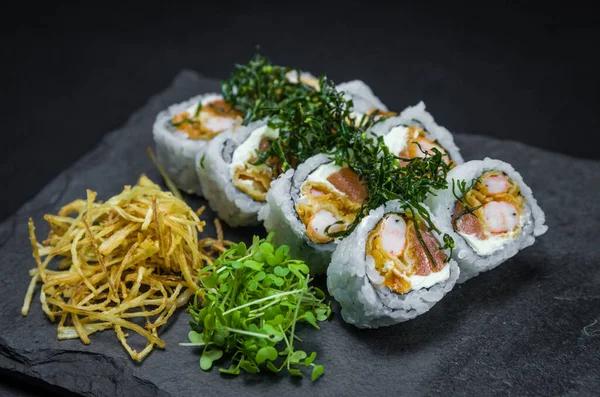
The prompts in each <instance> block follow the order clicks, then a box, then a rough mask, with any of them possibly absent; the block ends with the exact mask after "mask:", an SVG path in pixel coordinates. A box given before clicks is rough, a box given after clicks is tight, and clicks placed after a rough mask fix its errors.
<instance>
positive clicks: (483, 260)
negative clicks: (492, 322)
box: [426, 158, 548, 282]
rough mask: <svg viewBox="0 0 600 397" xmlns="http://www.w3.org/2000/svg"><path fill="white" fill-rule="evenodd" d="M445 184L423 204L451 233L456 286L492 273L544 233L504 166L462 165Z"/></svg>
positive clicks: (527, 196)
mask: <svg viewBox="0 0 600 397" xmlns="http://www.w3.org/2000/svg"><path fill="white" fill-rule="evenodd" d="M447 181H448V186H449V187H448V189H445V190H441V191H436V192H434V194H432V195H431V196H430V197H429V198H428V199H427V200H426V202H427V203H428V205H429V206H430V208H431V210H432V211H433V213H434V214H435V216H436V217H437V218H438V219H439V221H440V222H441V224H442V225H443V226H444V227H446V228H448V229H450V230H451V235H452V237H453V239H454V244H455V249H454V254H453V255H454V258H455V259H456V261H457V262H458V264H459V266H460V268H461V278H460V280H459V282H464V281H466V280H468V279H470V278H472V277H474V276H476V275H477V274H479V273H481V272H484V271H487V270H491V269H493V268H495V267H496V266H498V265H500V264H501V263H502V262H504V261H506V260H507V259H509V258H511V257H513V256H514V255H516V254H517V252H519V251H520V250H522V249H524V248H526V247H528V246H530V245H532V244H533V243H534V242H535V238H536V237H538V236H541V235H542V234H544V233H545V232H546V230H547V229H548V227H547V226H546V225H545V215H544V212H543V211H542V209H541V208H540V207H539V205H538V204H537V201H536V199H535V198H534V197H533V193H532V191H531V189H530V188H529V186H527V185H526V184H525V182H524V181H523V178H522V177H521V175H520V174H519V173H518V172H517V171H515V169H514V168H513V167H512V166H511V165H510V164H508V163H506V162H504V161H501V160H494V159H490V158H485V159H484V160H473V161H468V162H466V163H464V164H462V165H459V166H457V167H456V168H454V169H452V170H451V171H450V172H449V173H448V175H447Z"/></svg>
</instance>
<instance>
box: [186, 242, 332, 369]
mask: <svg viewBox="0 0 600 397" xmlns="http://www.w3.org/2000/svg"><path fill="white" fill-rule="evenodd" d="M272 237H273V234H269V236H267V238H266V239H260V238H259V237H257V236H254V238H253V241H252V245H251V246H250V247H246V245H245V244H244V243H243V242H241V243H239V244H236V245H233V246H232V247H231V248H230V249H229V250H227V251H226V252H224V253H223V254H222V255H221V256H220V257H219V258H218V259H217V260H216V261H215V262H214V264H213V265H212V266H207V267H204V268H203V269H201V270H200V272H199V275H200V283H201V289H200V290H199V291H198V293H197V294H196V298H195V300H194V302H193V303H192V304H190V306H189V309H190V316H191V319H190V325H191V327H192V331H191V332H190V333H189V335H188V337H189V339H190V343H182V344H181V345H183V346H198V347H202V348H203V352H202V356H201V358H200V367H201V368H202V369H203V370H205V371H207V370H209V369H211V368H212V367H213V363H214V362H215V361H217V360H220V359H221V358H222V357H223V355H224V354H227V355H228V357H229V358H230V360H231V364H230V366H229V367H221V368H219V371H220V372H221V373H223V374H229V375H238V374H239V373H240V371H241V370H244V371H246V372H248V373H255V372H260V371H261V369H264V368H266V369H268V370H270V371H272V372H276V373H277V372H280V371H282V370H284V369H285V370H287V371H288V372H289V373H290V374H292V375H295V376H302V372H301V371H300V368H306V367H308V368H311V369H312V370H311V379H312V380H313V381H314V380H316V379H317V378H318V377H319V376H321V375H322V374H323V370H324V368H323V366H322V365H319V364H316V363H315V362H314V360H315V358H316V353H315V352H313V353H311V354H310V355H309V354H307V353H306V352H305V351H303V350H299V349H296V348H295V346H294V342H295V341H296V340H299V341H301V339H300V338H299V337H298V335H297V329H296V324H297V323H301V322H305V323H308V324H310V325H312V327H314V328H317V329H319V325H318V324H317V322H319V321H325V320H327V319H328V318H329V316H330V315H331V307H330V304H329V303H325V293H324V292H323V291H321V290H320V289H318V288H316V287H314V286H312V285H310V281H311V279H310V276H309V269H308V266H306V264H305V263H304V262H302V261H300V260H295V259H292V258H291V257H290V256H289V254H288V252H289V247H287V246H285V245H282V246H279V247H276V246H275V245H273V244H272V243H271V239H272ZM200 298H202V299H200Z"/></svg>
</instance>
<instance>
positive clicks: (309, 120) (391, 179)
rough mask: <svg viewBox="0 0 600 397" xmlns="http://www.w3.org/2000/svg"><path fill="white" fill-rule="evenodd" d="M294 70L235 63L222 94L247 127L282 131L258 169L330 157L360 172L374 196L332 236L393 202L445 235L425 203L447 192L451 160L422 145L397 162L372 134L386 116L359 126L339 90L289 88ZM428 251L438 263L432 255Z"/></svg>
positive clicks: (261, 61)
mask: <svg viewBox="0 0 600 397" xmlns="http://www.w3.org/2000/svg"><path fill="white" fill-rule="evenodd" d="M291 70H293V69H291V68H284V67H280V66H275V65H272V64H271V63H270V61H268V60H267V59H266V58H265V57H263V56H260V55H256V56H255V57H254V58H253V59H252V60H251V61H250V62H249V63H248V64H247V65H237V66H236V72H235V73H234V75H233V76H232V78H231V79H229V80H226V81H225V82H224V83H223V96H224V97H225V99H226V100H227V101H228V102H229V103H230V104H232V106H234V107H235V108H237V109H238V110H240V111H242V112H245V114H246V120H245V121H247V122H249V121H253V120H257V119H263V118H268V119H269V121H268V123H269V126H270V127H271V128H277V129H278V130H279V137H278V138H276V139H274V140H273V141H271V142H270V145H269V146H268V147H267V148H265V149H263V150H261V151H259V152H258V160H257V162H256V164H260V163H266V162H267V160H273V159H276V160H277V161H270V164H277V166H279V167H281V169H282V170H283V171H285V170H287V169H289V168H295V166H296V165H298V164H299V163H302V162H303V161H305V160H306V159H308V158H309V157H311V156H313V155H315V154H318V153H324V154H327V155H329V156H331V158H332V161H334V162H335V163H336V164H337V165H339V166H348V167H350V169H352V170H353V171H354V172H356V173H357V174H358V175H359V178H360V180H361V181H362V182H363V184H364V185H365V187H366V188H367V190H368V197H367V199H366V200H365V202H364V203H363V205H362V208H361V210H360V212H359V213H358V215H357V216H356V218H355V219H354V221H353V223H352V224H351V225H350V226H349V227H348V228H346V229H344V230H341V231H339V232H335V233H328V234H329V235H330V236H331V237H334V238H342V237H345V236H347V235H349V234H350V233H352V231H353V230H354V229H355V228H356V226H358V224H359V223H360V221H361V220H362V219H363V218H364V216H366V215H367V214H368V213H369V211H370V210H373V209H375V208H377V207H379V206H381V205H383V204H385V203H386V202H388V201H390V200H401V201H403V202H406V203H407V205H409V206H410V208H411V210H412V211H413V212H414V213H415V214H418V215H419V217H420V218H421V219H423V220H424V221H425V222H426V224H427V226H428V228H429V230H436V231H437V232H439V231H438V230H437V228H436V227H435V225H434V224H433V222H432V221H431V219H430V216H429V213H428V212H427V210H426V209H425V208H424V207H423V206H422V205H421V204H420V203H422V202H423V201H424V200H425V198H426V197H427V196H428V195H429V194H432V193H433V192H434V191H435V190H442V189H446V188H447V187H448V183H447V181H446V176H447V173H448V171H449V170H450V169H451V167H452V165H451V164H450V165H449V164H446V163H445V162H444V156H446V154H444V153H442V152H440V151H439V150H437V149H436V148H432V152H431V153H429V152H425V151H423V149H421V147H420V146H419V148H420V149H421V151H422V152H423V153H424V157H420V158H413V159H405V158H399V157H398V156H396V155H395V154H393V153H390V151H389V148H388V147H387V146H386V145H385V143H384V140H383V137H375V136H374V135H373V134H372V133H371V132H370V131H371V129H372V128H373V126H375V124H376V123H378V122H380V121H382V120H384V118H383V117H381V118H379V119H376V114H375V113H371V114H370V115H368V116H364V117H362V118H361V120H360V122H357V120H356V119H355V118H354V116H353V115H352V112H353V110H354V104H353V102H352V101H351V100H348V99H346V98H345V97H344V93H343V92H340V91H338V90H337V89H336V86H335V84H334V83H333V81H331V80H329V79H328V78H327V77H326V76H321V77H320V79H319V89H318V90H316V89H314V88H313V87H310V86H308V85H306V84H302V83H299V84H295V83H290V82H289V81H288V79H287V78H285V74H286V73H288V72H289V71H291ZM415 143H417V142H415ZM417 145H418V143H417ZM326 232H329V228H328V229H327V231H326ZM443 239H444V245H443V247H444V248H450V249H452V247H453V241H452V238H451V237H450V236H449V235H444V237H443ZM421 240H422V239H421ZM423 246H424V248H425V250H426V252H427V253H428V256H429V257H430V259H432V255H431V253H430V252H429V249H428V248H427V247H426V246H425V245H424V244H423ZM432 262H433V263H435V261H432Z"/></svg>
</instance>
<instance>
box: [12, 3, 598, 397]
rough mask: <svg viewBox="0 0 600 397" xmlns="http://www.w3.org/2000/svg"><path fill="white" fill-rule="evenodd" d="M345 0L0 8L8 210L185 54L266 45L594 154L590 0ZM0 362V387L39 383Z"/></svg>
mask: <svg viewBox="0 0 600 397" xmlns="http://www.w3.org/2000/svg"><path fill="white" fill-rule="evenodd" d="M338 3H339V4H334V3H331V2H329V3H326V2H313V3H306V2H295V3H290V4H281V3H274V4H270V5H269V4H259V3H255V2H250V1H246V2H231V1H228V2H213V3H210V4H202V3H200V2H198V3H196V4H191V3H190V4H184V3H181V4H177V3H175V2H164V6H162V7H156V6H151V5H149V4H148V3H139V4H137V5H135V6H134V5H126V4H120V5H119V6H118V7H108V6H103V7H100V6H97V5H90V4H86V5H80V6H74V5H70V6H56V5H54V4H45V5H34V4H31V3H25V2H22V4H17V5H16V7H17V9H16V11H15V9H13V10H12V11H9V10H6V9H5V10H4V11H3V13H2V14H3V16H2V30H3V34H2V49H3V53H4V57H3V58H4V60H3V62H2V66H1V67H2V69H3V70H2V73H1V74H0V80H1V87H2V90H1V93H2V94H1V95H2V97H1V100H2V104H1V105H2V106H0V109H1V110H0V111H1V112H2V114H1V117H2V124H3V130H2V135H1V136H2V141H1V142H2V143H0V158H2V159H3V166H2V167H1V168H0V180H1V181H2V188H1V189H2V205H1V206H0V221H1V220H3V219H4V218H6V217H7V216H9V215H10V214H12V213H13V212H14V211H16V210H17V208H18V207H19V206H21V205H22V204H23V203H24V202H26V201H27V200H29V199H30V198H32V197H33V196H34V195H35V194H36V193H37V192H38V191H39V190H40V189H41V188H42V187H43V186H44V185H45V184H46V183H47V182H49V181H50V180H51V179H52V178H53V177H55V176H56V175H57V174H58V173H60V172H61V171H62V170H63V169H65V168H67V167H68V166H69V165H70V164H72V163H73V162H75V161H76V160H77V159H78V158H80V157H81V156H82V155H84V154H85V153H86V152H88V151H89V150H91V149H92V148H93V147H94V146H96V145H97V144H98V142H99V141H100V140H101V139H102V136H103V135H104V134H105V133H107V132H109V131H111V130H114V129H116V128H117V127H119V126H120V125H122V124H123V123H124V122H125V121H126V120H127V118H128V116H129V115H130V114H131V113H132V112H134V111H135V110H136V109H137V108H139V107H141V106H142V105H143V104H144V103H145V102H146V101H147V99H148V97H149V96H151V95H152V94H154V93H156V92H158V91H160V90H162V89H163V88H166V87H167V86H168V85H169V84H170V82H171V80H172V78H173V77H174V76H175V75H176V74H177V73H178V72H179V71H180V70H181V69H183V68H186V69H191V70H195V71H197V72H200V73H202V74H204V75H206V76H209V77H215V78H221V79H222V78H226V77H227V76H228V75H229V73H230V72H231V71H232V69H233V64H234V63H236V62H237V63H244V62H246V61H247V60H248V59H249V58H250V57H251V56H252V54H253V52H254V47H255V45H257V44H260V45H261V47H262V49H261V52H262V53H263V54H264V55H267V56H268V57H270V58H271V59H272V60H273V61H274V62H275V63H278V64H284V65H290V66H295V67H298V68H301V69H304V70H308V71H310V72H312V73H313V74H317V75H318V74H321V73H327V75H328V76H329V77H330V78H332V79H334V81H336V82H342V81H345V80H350V79H355V78H359V79H362V80H364V81H365V82H366V83H367V84H369V85H370V86H371V88H372V89H373V90H374V92H375V94H376V95H378V96H379V97H380V98H381V99H382V101H383V102H384V103H386V104H387V105H388V107H390V108H391V109H393V110H397V111H399V110H402V109H403V108H404V107H406V106H409V105H413V104H416V103H417V102H418V101H419V100H423V101H425V103H426V105H427V108H428V110H429V111H430V112H431V113H432V114H433V115H434V117H435V118H436V120H437V121H438V122H439V123H440V124H442V125H444V126H446V127H447V128H448V129H450V131H452V132H457V133H468V134H481V135H488V136H493V137H497V138H501V139H511V140H517V141H521V142H525V143H529V144H532V145H535V146H539V147H543V148H546V149H549V150H553V151H559V152H563V153H565V154H568V155H572V156H577V157H585V158H592V159H599V158H600V155H599V154H598V153H599V151H598V149H597V148H596V145H595V143H596V141H597V136H598V133H599V132H600V131H599V126H600V123H599V122H598V119H597V116H596V114H597V112H598V110H600V107H599V105H600V100H599V99H600V94H599V90H600V83H599V79H598V71H599V70H600V61H599V60H598V58H597V55H596V52H597V51H598V49H599V48H600V41H599V40H598V26H599V22H600V20H599V17H598V15H599V13H598V12H597V10H596V8H597V7H596V6H589V5H588V6H585V5H577V4H576V3H573V2H569V3H568V4H569V7H568V8H567V7H564V6H563V7H559V6H558V5H553V3H552V2H550V3H545V4H535V3H533V4H531V3H530V5H521V4H519V5H517V4H515V5H502V6H500V5H494V4H493V3H490V2H481V3H473V4H463V5H459V3H456V2H452V3H450V2H443V1H437V2H423V1H420V2H416V3H409V2H400V3H397V4H396V5H395V6H394V7H391V6H387V5H386V3H385V2H377V1H368V2H365V1H363V2H357V1H345V2H338ZM446 3H447V4H446ZM390 4H392V2H390ZM565 4H566V3H565ZM583 4H584V3H583ZM148 133H151V132H150V131H148ZM0 375H1V376H0V377H1V378H3V379H4V380H3V383H4V384H3V387H2V388H0V396H1V395H4V394H3V393H4V392H5V393H8V395H13V394H18V395H21V394H23V393H26V392H27V393H30V394H31V395H35V394H36V393H40V392H41V391H40V390H41V389H38V388H37V387H36V386H35V385H31V384H30V382H28V381H26V380H23V379H19V380H8V378H9V377H8V376H5V375H9V374H5V373H0ZM25 387H27V389H25ZM27 395H29V394H27ZM46 395H48V394H46Z"/></svg>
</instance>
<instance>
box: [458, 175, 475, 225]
mask: <svg viewBox="0 0 600 397" xmlns="http://www.w3.org/2000/svg"><path fill="white" fill-rule="evenodd" d="M478 182H479V183H481V181H480V180H479V179H478V178H473V180H472V181H471V183H470V184H469V185H468V186H467V181H465V180H456V179H452V194H453V195H454V197H455V198H456V200H457V201H458V202H460V203H461V204H462V206H463V208H464V210H462V211H461V212H459V213H458V214H457V215H456V216H455V217H454V219H453V220H452V226H453V227H454V229H456V228H457V226H456V222H457V221H458V220H459V219H460V218H462V217H463V216H464V215H466V214H471V215H475V211H476V210H478V209H479V208H481V206H482V204H480V205H477V206H475V207H469V203H468V202H467V201H466V200H465V195H466V194H467V193H468V192H469V191H470V190H471V189H473V187H474V186H475V184H476V183H478ZM457 188H458V193H457V192H456V189H457Z"/></svg>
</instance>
